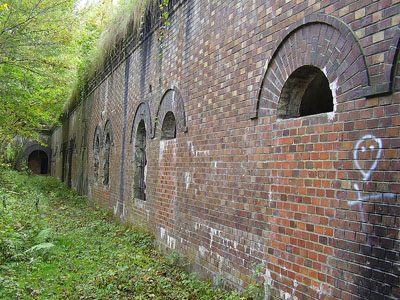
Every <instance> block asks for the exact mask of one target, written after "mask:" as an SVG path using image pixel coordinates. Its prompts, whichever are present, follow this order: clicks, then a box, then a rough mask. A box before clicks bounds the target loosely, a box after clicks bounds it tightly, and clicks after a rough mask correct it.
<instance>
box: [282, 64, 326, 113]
mask: <svg viewBox="0 0 400 300" xmlns="http://www.w3.org/2000/svg"><path fill="white" fill-rule="evenodd" d="M333 110H334V103H333V96H332V91H331V89H330V87H329V82H328V79H327V78H326V76H325V74H324V73H323V72H322V71H321V70H320V69H318V68H316V67H314V66H308V65H307V66H302V67H300V68H298V69H296V70H295V71H294V72H293V73H292V74H290V76H289V78H288V79H287V80H286V82H285V84H284V85H283V88H282V92H281V95H280V98H279V102H278V112H277V115H278V117H279V118H283V119H288V118H297V117H304V116H310V115H315V114H319V113H328V112H332V111H333Z"/></svg>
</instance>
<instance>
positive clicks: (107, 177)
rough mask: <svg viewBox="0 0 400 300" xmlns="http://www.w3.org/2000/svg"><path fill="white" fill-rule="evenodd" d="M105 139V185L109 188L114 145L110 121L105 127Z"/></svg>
mask: <svg viewBox="0 0 400 300" xmlns="http://www.w3.org/2000/svg"><path fill="white" fill-rule="evenodd" d="M103 137H104V141H103V148H104V159H103V184H104V185H105V186H108V185H109V182H110V159H111V146H112V145H113V133H112V124H111V121H110V120H107V122H106V125H105V126H104V132H103Z"/></svg>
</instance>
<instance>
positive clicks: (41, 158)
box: [28, 150, 49, 175]
mask: <svg viewBox="0 0 400 300" xmlns="http://www.w3.org/2000/svg"><path fill="white" fill-rule="evenodd" d="M28 168H29V169H30V170H31V171H32V172H33V173H34V174H38V175H45V174H48V172H49V157H48V155H47V154H46V152H44V151H42V150H34V151H32V153H31V154H29V156H28Z"/></svg>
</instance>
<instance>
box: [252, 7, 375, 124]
mask: <svg viewBox="0 0 400 300" xmlns="http://www.w3.org/2000/svg"><path fill="white" fill-rule="evenodd" d="M307 65H309V66H314V67H316V68H318V69H319V70H321V71H322V72H323V73H324V75H325V76H326V78H327V79H328V82H329V85H330V88H331V90H332V93H333V97H334V101H335V100H336V99H338V98H340V99H341V100H342V101H347V100H350V99H354V98H359V97H365V96H368V95H371V87H370V75H369V69H368V66H367V63H366V59H365V56H364V53H363V50H362V47H361V44H360V42H359V41H358V39H357V38H356V36H355V34H354V33H353V32H352V30H351V28H350V27H348V26H347V25H346V24H345V23H343V22H342V21H341V20H339V19H337V18H335V17H332V16H328V15H323V14H314V15H311V16H308V17H305V18H304V19H303V20H300V21H299V22H297V23H295V24H293V25H292V26H290V27H289V28H288V29H287V30H286V31H285V32H283V33H282V34H281V38H280V39H279V40H277V41H276V46H275V47H274V50H273V52H272V55H271V58H270V59H269V60H268V62H267V64H266V71H265V73H264V76H263V79H262V81H261V84H260V88H259V92H258V96H257V98H256V99H255V100H254V103H253V112H252V113H251V117H252V118H256V117H262V116H272V115H275V114H276V111H277V109H278V103H279V99H280V98H281V93H282V90H283V86H284V84H285V83H286V82H287V80H288V78H289V76H290V75H291V74H292V73H293V72H294V71H295V70H297V69H299V68H300V67H303V66H307Z"/></svg>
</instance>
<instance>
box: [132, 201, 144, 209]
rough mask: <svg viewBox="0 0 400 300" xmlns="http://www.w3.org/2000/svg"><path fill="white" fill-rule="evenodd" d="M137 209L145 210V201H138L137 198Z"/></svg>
mask: <svg viewBox="0 0 400 300" xmlns="http://www.w3.org/2000/svg"><path fill="white" fill-rule="evenodd" d="M134 203H135V207H137V208H139V209H143V208H144V201H143V200H140V199H136V198H135V202H134Z"/></svg>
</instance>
